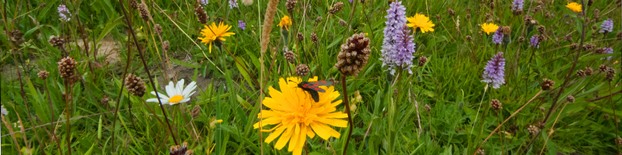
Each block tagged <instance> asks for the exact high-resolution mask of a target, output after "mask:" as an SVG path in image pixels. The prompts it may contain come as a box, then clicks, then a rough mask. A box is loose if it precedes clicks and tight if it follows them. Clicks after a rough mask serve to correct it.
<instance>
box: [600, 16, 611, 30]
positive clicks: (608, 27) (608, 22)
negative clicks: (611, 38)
mask: <svg viewBox="0 0 622 155" xmlns="http://www.w3.org/2000/svg"><path fill="white" fill-rule="evenodd" d="M599 32H600V33H609V32H613V20H611V19H607V20H605V21H603V24H601V25H600V31H599Z"/></svg>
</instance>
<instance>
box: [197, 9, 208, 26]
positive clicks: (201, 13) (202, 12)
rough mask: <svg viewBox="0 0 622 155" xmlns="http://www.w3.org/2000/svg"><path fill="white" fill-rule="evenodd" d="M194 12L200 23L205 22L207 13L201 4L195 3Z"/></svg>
mask: <svg viewBox="0 0 622 155" xmlns="http://www.w3.org/2000/svg"><path fill="white" fill-rule="evenodd" d="M194 14H195V15H196V16H197V18H198V19H199V22H200V23H201V24H207V13H205V10H203V6H201V5H197V6H196V7H195V8H194Z"/></svg>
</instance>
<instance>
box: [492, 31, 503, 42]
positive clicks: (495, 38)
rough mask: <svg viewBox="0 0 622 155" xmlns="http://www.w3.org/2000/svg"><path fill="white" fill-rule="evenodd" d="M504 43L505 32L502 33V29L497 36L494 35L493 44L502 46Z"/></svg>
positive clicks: (496, 33)
mask: <svg viewBox="0 0 622 155" xmlns="http://www.w3.org/2000/svg"><path fill="white" fill-rule="evenodd" d="M501 42H503V32H501V27H499V29H497V31H495V34H493V35H492V43H494V44H497V45H501Z"/></svg>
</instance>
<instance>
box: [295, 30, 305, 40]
mask: <svg viewBox="0 0 622 155" xmlns="http://www.w3.org/2000/svg"><path fill="white" fill-rule="evenodd" d="M296 37H298V41H303V40H304V39H305V36H304V35H302V32H298V35H297V36H296Z"/></svg>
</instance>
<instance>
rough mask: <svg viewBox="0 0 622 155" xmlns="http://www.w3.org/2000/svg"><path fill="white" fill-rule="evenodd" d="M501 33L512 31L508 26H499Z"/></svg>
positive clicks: (508, 33) (506, 33) (505, 33)
mask: <svg viewBox="0 0 622 155" xmlns="http://www.w3.org/2000/svg"><path fill="white" fill-rule="evenodd" d="M501 33H503V35H510V33H512V29H510V27H509V26H503V27H501Z"/></svg>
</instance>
